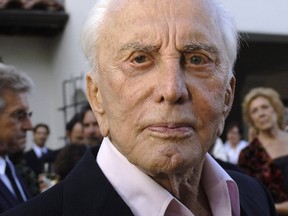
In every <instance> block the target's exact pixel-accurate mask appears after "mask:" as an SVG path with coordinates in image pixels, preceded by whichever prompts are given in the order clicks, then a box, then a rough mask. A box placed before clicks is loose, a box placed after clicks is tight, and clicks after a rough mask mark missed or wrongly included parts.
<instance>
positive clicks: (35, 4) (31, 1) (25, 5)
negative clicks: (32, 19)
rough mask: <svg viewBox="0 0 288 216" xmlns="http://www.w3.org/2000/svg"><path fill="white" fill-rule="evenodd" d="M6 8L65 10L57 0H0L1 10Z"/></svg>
mask: <svg viewBox="0 0 288 216" xmlns="http://www.w3.org/2000/svg"><path fill="white" fill-rule="evenodd" d="M5 9H23V10H43V11H63V10H64V6H63V5H62V4H61V3H59V2H57V1H56V0H0V10H5Z"/></svg>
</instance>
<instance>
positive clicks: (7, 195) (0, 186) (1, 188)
mask: <svg viewBox="0 0 288 216" xmlns="http://www.w3.org/2000/svg"><path fill="white" fill-rule="evenodd" d="M0 193H1V194H2V197H3V198H4V199H5V200H6V201H7V203H9V204H10V205H11V207H13V206H15V205H18V204H19V203H20V202H19V201H18V200H17V199H16V198H15V197H14V195H13V194H12V193H11V192H10V190H9V189H8V188H7V187H6V185H5V184H4V183H3V182H2V181H1V180H0Z"/></svg>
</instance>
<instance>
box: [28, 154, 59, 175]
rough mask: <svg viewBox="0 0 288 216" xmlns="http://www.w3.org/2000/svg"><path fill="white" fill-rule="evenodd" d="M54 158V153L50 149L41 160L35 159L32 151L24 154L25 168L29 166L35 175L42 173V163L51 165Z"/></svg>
mask: <svg viewBox="0 0 288 216" xmlns="http://www.w3.org/2000/svg"><path fill="white" fill-rule="evenodd" d="M55 158H56V152H54V151H52V150H50V149H48V152H47V153H46V154H45V155H43V156H42V157H41V158H38V157H37V155H36V154H35V152H34V150H33V149H31V150H29V151H28V152H26V153H25V154H24V159H25V161H26V164H27V166H29V167H30V168H31V169H32V170H33V171H34V172H35V173H36V174H37V175H39V174H40V173H42V172H43V166H44V163H46V162H47V163H53V162H54V160H55Z"/></svg>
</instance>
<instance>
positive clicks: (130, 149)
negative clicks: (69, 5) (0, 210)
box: [4, 0, 275, 216]
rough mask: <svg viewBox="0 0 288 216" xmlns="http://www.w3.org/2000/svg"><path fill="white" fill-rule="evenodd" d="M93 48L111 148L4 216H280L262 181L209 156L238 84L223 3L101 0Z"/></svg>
mask: <svg viewBox="0 0 288 216" xmlns="http://www.w3.org/2000/svg"><path fill="white" fill-rule="evenodd" d="M83 47H84V52H85V54H86V56H87V58H88V60H89V62H90V64H91V66H92V69H91V73H90V74H89V75H88V76H87V85H88V87H87V92H88V98H89V101H90V104H91V107H92V109H93V111H94V113H95V115H96V117H97V120H98V123H99V126H100V130H101V134H102V135H103V136H104V137H105V138H104V140H103V142H102V144H101V147H100V149H99V150H98V149H96V151H93V153H94V155H93V154H91V151H90V150H88V151H87V153H86V154H85V155H84V157H83V159H82V160H81V161H80V163H78V165H77V166H76V167H75V169H74V170H73V171H72V172H71V173H70V175H68V176H67V177H66V179H64V181H62V182H61V183H60V184H58V185H57V186H56V187H54V188H52V189H50V190H48V191H47V192H46V193H44V194H42V196H40V197H39V198H38V199H37V198H36V199H34V200H32V201H31V202H30V203H29V204H26V205H25V204H24V205H23V206H22V207H21V208H18V209H16V210H14V211H11V212H10V213H9V214H4V215H6V216H7V215H10V216H12V215H17V216H21V215H33V216H38V215H39V216H40V215H47V216H48V215H49V216H50V215H51V216H52V215H53V216H58V215H59V216H60V215H67V216H68V215H69V216H80V215H81V216H82V215H85V216H92V215H93V216H95V215H113V216H115V215H121V216H126V215H127V216H130V215H136V216H156V215H157V216H158V215H161V216H162V215H166V216H168V215H169V216H171V215H177V216H178V215H179V216H183V215H185V216H189V215H190V216H192V215H195V216H201V215H205V216H209V215H216V216H229V215H231V216H232V215H237V216H239V215H249V216H252V215H253V216H255V215H262V216H263V215H275V208H274V205H273V203H272V202H271V198H270V196H269V195H268V193H267V192H266V190H265V189H264V188H263V187H262V186H261V185H259V184H258V183H257V182H255V181H254V180H253V179H251V178H250V177H247V176H244V175H241V174H239V173H233V172H230V175H228V174H227V173H226V172H225V171H224V170H223V169H222V168H221V167H220V166H219V165H218V164H217V163H216V162H215V161H214V160H213V159H212V158H211V157H210V156H209V155H208V154H207V151H208V150H209V149H210V147H211V145H213V143H214V142H215V139H216V137H217V136H218V135H219V134H221V133H222V130H223V126H224V122H225V118H226V116H227V115H228V113H229V110H230V108H231V104H232V101H233V94H234V84H235V78H234V76H233V73H232V69H233V64H234V61H235V59H236V53H237V33H236V30H235V28H234V27H233V25H232V23H231V20H230V18H229V17H228V16H227V14H226V13H225V12H224V11H223V10H222V7H220V6H219V4H218V3H216V2H215V1H214V0H181V1H179V0H145V1H143V0H133V1H132V0H110V1H99V2H98V5H97V6H96V7H95V8H94V9H93V10H92V13H91V14H90V16H89V18H88V20H87V23H86V27H85V28H84V33H83ZM230 176H231V177H232V178H231V177H230ZM233 179H234V180H233ZM238 190H239V192H240V193H239V192H238ZM239 195H240V197H239ZM42 212H43V214H42Z"/></svg>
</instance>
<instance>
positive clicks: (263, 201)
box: [1, 149, 276, 216]
mask: <svg viewBox="0 0 288 216" xmlns="http://www.w3.org/2000/svg"><path fill="white" fill-rule="evenodd" d="M97 151H98V150H97V149H93V153H92V152H91V150H87V152H86V153H85V155H84V157H83V158H82V159H81V161H80V162H79V163H78V164H77V165H76V167H75V168H74V169H73V170H72V172H71V173H70V174H69V175H68V176H67V177H66V179H64V180H63V181H62V182H61V183H59V184H58V185H56V186H55V187H53V188H52V189H50V190H48V191H47V192H44V193H42V194H40V195H39V196H38V197H36V198H33V199H31V200H30V201H28V202H27V203H30V204H29V205H27V203H24V204H22V205H20V206H19V207H18V208H17V209H15V210H11V211H8V212H6V213H4V214H3V215H1V216H16V215H17V216H30V215H31V216H32V215H33V216H83V215H85V216H96V215H97V216H103V215H105V216H108V215H109V216H118V215H119V216H130V215H131V216H133V213H132V212H131V210H130V209H129V207H128V206H127V205H126V203H125V202H124V201H123V200H122V198H121V197H120V196H119V194H117V192H116V190H115V189H114V188H113V187H112V185H111V184H110V183H109V181H108V180H107V178H106V177H105V176H104V174H103V173H102V171H101V169H100V167H99V166H98V164H97V163H96V162H95V157H96V154H97ZM93 154H94V155H93ZM228 173H229V174H230V176H231V177H232V178H233V179H234V180H235V182H236V183H237V185H238V188H239V191H240V205H241V216H258V215H259V216H260V215H261V216H276V212H275V208H274V203H273V201H272V200H271V199H270V195H269V194H268V192H267V190H266V189H265V188H264V187H263V186H262V185H261V184H259V183H258V182H257V181H255V180H254V179H253V178H251V177H248V176H246V175H244V174H241V173H239V172H233V171H228ZM267 195H268V196H267ZM267 197H268V198H267ZM63 209H64V210H63Z"/></svg>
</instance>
